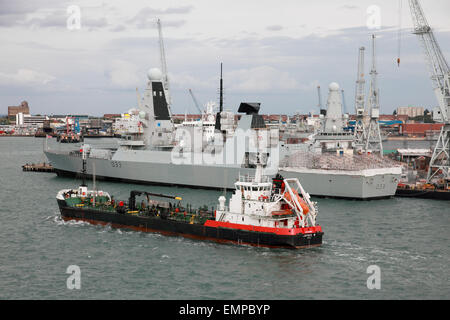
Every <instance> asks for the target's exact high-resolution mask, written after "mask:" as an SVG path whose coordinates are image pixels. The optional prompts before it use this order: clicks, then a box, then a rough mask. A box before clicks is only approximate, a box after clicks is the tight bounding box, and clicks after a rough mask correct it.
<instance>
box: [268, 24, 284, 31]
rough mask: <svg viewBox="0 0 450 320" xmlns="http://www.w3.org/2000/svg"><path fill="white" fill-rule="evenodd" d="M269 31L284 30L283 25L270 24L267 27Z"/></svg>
mask: <svg viewBox="0 0 450 320" xmlns="http://www.w3.org/2000/svg"><path fill="white" fill-rule="evenodd" d="M266 29H267V30H269V31H280V30H283V26H280V25H279V24H276V25H273V26H268V27H267V28H266Z"/></svg>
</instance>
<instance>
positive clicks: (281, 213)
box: [272, 209, 292, 217]
mask: <svg viewBox="0 0 450 320" xmlns="http://www.w3.org/2000/svg"><path fill="white" fill-rule="evenodd" d="M291 214H292V210H290V209H286V210H278V211H272V216H276V217H279V216H288V215H291Z"/></svg>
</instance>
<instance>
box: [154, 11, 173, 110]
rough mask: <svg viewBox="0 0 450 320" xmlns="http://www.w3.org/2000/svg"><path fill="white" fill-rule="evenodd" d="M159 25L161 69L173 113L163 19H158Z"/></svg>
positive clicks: (168, 102) (168, 101)
mask: <svg viewBox="0 0 450 320" xmlns="http://www.w3.org/2000/svg"><path fill="white" fill-rule="evenodd" d="M157 25H158V33H159V52H160V57H161V71H162V74H163V85H164V90H165V94H166V97H167V104H168V105H169V106H168V107H169V112H170V114H171V115H172V112H171V109H170V107H171V106H172V96H171V95H170V87H169V76H168V74H167V62H166V51H165V49H164V40H163V34H162V26H161V20H160V19H158V21H157Z"/></svg>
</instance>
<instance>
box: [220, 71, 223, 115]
mask: <svg viewBox="0 0 450 320" xmlns="http://www.w3.org/2000/svg"><path fill="white" fill-rule="evenodd" d="M219 99H220V100H219V108H220V109H219V110H220V112H222V111H223V78H222V62H221V63H220V98H219Z"/></svg>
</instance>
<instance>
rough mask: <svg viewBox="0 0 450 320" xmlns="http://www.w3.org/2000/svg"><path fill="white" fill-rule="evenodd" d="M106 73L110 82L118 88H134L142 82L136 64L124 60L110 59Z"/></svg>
mask: <svg viewBox="0 0 450 320" xmlns="http://www.w3.org/2000/svg"><path fill="white" fill-rule="evenodd" d="M106 74H107V76H108V78H109V80H110V82H111V84H112V85H113V86H115V87H118V88H124V89H130V88H135V87H136V86H139V85H140V84H141V82H142V81H141V80H142V79H141V78H140V77H139V70H138V68H137V66H136V65H134V64H132V63H130V62H128V61H124V60H114V61H112V62H111V66H110V70H109V71H108V72H106Z"/></svg>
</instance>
